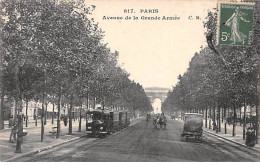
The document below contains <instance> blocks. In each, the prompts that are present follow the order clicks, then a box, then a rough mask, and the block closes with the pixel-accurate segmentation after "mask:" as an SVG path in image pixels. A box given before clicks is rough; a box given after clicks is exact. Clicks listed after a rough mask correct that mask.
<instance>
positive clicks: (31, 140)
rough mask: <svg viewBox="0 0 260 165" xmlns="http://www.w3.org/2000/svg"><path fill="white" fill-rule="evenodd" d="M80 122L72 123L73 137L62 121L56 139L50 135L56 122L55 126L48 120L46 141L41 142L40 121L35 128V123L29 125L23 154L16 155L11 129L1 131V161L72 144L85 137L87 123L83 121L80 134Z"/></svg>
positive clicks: (45, 130)
mask: <svg viewBox="0 0 260 165" xmlns="http://www.w3.org/2000/svg"><path fill="white" fill-rule="evenodd" d="M78 125H79V122H78V120H76V121H75V122H74V121H72V133H73V135H68V128H69V126H68V125H67V126H66V127H65V126H64V124H63V121H61V134H60V138H58V139H56V137H55V136H54V135H52V134H51V133H49V132H50V131H52V127H55V126H57V124H56V121H55V122H54V124H53V125H52V124H51V120H47V125H45V126H44V139H43V142H41V124H40V120H39V121H38V125H37V126H35V123H34V122H30V123H28V127H25V125H24V130H26V131H27V132H28V134H27V136H26V137H25V141H24V142H23V144H22V153H14V152H15V149H16V142H15V143H9V136H10V129H9V128H7V129H4V130H0V153H1V154H0V161H6V160H9V159H11V158H14V157H19V156H21V155H23V154H27V153H30V152H33V151H34V152H36V151H37V150H44V149H48V148H51V147H54V146H57V145H60V144H62V143H66V142H70V141H73V140H76V139H79V138H80V137H82V136H84V135H85V129H86V126H85V125H86V121H85V120H84V119H83V120H82V123H81V131H82V132H78Z"/></svg>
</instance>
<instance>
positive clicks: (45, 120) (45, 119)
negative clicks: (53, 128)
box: [44, 102, 48, 125]
mask: <svg viewBox="0 0 260 165" xmlns="http://www.w3.org/2000/svg"><path fill="white" fill-rule="evenodd" d="M47 106H48V103H47V102H46V104H45V111H44V112H45V115H44V116H45V118H44V125H46V124H47V117H48V115H47V110H48V109H47Z"/></svg>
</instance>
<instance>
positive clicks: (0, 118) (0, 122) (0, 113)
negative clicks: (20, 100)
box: [0, 73, 5, 130]
mask: <svg viewBox="0 0 260 165" xmlns="http://www.w3.org/2000/svg"><path fill="white" fill-rule="evenodd" d="M0 74H2V73H0ZM0 81H1V82H0V83H2V80H1V79H0ZM0 90H1V92H0V97H1V98H0V101H1V103H0V130H2V129H4V128H5V127H4V93H3V88H2V87H1V85H0Z"/></svg>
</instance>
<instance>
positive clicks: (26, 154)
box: [2, 117, 142, 162]
mask: <svg viewBox="0 0 260 165" xmlns="http://www.w3.org/2000/svg"><path fill="white" fill-rule="evenodd" d="M138 119H142V117H140V118H137V119H135V120H134V121H137V120H138ZM132 120H133V119H132ZM136 123H137V122H134V123H131V124H130V125H129V126H133V125H135V124H136ZM84 137H87V135H83V136H80V137H75V138H72V139H70V140H67V141H64V142H60V143H58V144H54V145H52V146H48V147H43V148H40V149H37V150H33V151H30V152H27V153H24V154H21V155H17V156H15V157H12V158H10V159H7V160H3V161H2V162H13V161H15V160H16V159H19V158H22V157H26V156H32V155H35V154H38V153H40V152H43V151H46V150H49V149H52V148H55V147H58V146H61V145H63V144H67V143H70V142H73V141H76V140H78V139H80V138H84Z"/></svg>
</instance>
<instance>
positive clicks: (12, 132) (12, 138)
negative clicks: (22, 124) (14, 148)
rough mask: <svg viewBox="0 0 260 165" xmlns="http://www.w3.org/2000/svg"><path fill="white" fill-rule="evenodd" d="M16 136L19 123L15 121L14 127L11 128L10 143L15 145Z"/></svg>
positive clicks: (13, 122)
mask: <svg viewBox="0 0 260 165" xmlns="http://www.w3.org/2000/svg"><path fill="white" fill-rule="evenodd" d="M16 134H17V123H16V121H14V119H13V121H12V126H11V134H10V138H9V142H10V143H14V141H15V140H16Z"/></svg>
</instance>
